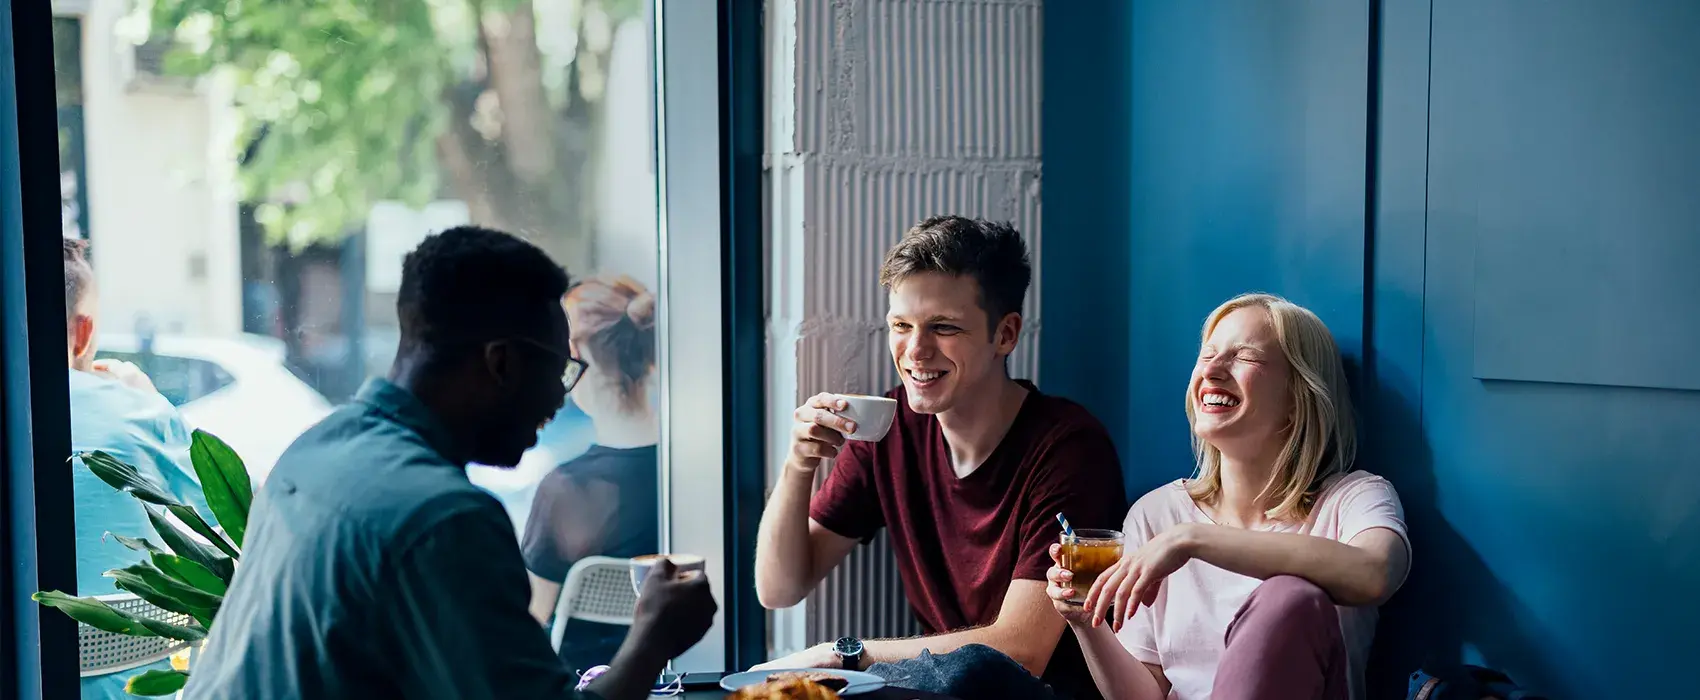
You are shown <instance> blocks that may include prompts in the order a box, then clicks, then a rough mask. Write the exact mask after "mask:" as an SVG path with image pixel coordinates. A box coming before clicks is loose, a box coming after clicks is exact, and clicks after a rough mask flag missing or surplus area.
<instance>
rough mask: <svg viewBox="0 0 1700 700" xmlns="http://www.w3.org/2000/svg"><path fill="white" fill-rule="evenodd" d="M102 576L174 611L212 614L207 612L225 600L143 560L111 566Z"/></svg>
mask: <svg viewBox="0 0 1700 700" xmlns="http://www.w3.org/2000/svg"><path fill="white" fill-rule="evenodd" d="M103 575H104V576H106V577H108V578H111V579H112V580H113V581H114V582H116V583H117V584H118V587H119V588H122V589H124V590H126V591H129V592H131V593H134V594H136V595H138V596H141V598H142V600H145V601H147V602H149V603H153V604H154V605H156V606H159V607H160V608H162V609H165V610H170V611H171V612H174V613H182V614H184V615H190V616H195V615H204V616H205V617H212V615H210V614H208V613H216V612H217V611H218V606H219V604H220V603H222V602H223V601H224V599H223V598H222V597H221V596H215V595H212V594H210V593H206V592H204V591H199V590H196V589H194V588H192V587H190V586H188V585H187V584H183V583H178V582H177V581H173V580H171V578H170V577H169V576H166V575H165V573H164V572H161V571H160V570H159V569H156V568H154V567H153V564H149V563H146V562H144V563H141V564H133V565H131V566H126V567H124V568H122V569H113V570H111V571H107V572H106V573H105V574H103Z"/></svg>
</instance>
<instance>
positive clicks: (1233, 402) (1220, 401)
mask: <svg viewBox="0 0 1700 700" xmlns="http://www.w3.org/2000/svg"><path fill="white" fill-rule="evenodd" d="M1204 405H1206V406H1227V407H1229V408H1232V407H1234V406H1238V405H1240V400H1239V399H1236V398H1234V397H1232V396H1227V395H1224V394H1205V395H1204Z"/></svg>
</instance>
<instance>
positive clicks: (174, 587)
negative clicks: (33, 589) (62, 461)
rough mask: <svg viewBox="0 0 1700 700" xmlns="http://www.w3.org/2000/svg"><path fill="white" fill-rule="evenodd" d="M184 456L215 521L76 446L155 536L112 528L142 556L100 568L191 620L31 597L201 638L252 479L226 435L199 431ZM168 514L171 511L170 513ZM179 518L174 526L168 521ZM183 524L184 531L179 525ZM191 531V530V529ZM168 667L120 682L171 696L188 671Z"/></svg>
mask: <svg viewBox="0 0 1700 700" xmlns="http://www.w3.org/2000/svg"><path fill="white" fill-rule="evenodd" d="M189 459H190V461H191V462H192V463H193V465H194V468H195V475H196V477H198V478H199V479H200V482H201V493H202V495H203V496H204V497H205V498H206V503H207V507H208V508H209V509H211V510H212V516H213V518H214V519H215V520H216V521H217V522H218V525H219V527H217V528H214V527H213V526H212V524H210V523H208V522H207V521H206V519H205V518H203V517H202V515H201V513H200V512H198V511H197V510H195V508H194V507H193V506H189V505H185V504H183V503H181V502H178V501H177V500H176V499H175V498H172V496H171V495H170V494H169V493H168V492H166V490H165V489H163V488H161V487H160V485H159V484H157V483H155V482H154V481H153V480H152V479H150V478H148V477H146V476H144V475H143V474H142V473H141V472H139V471H137V469H136V468H135V467H134V466H131V465H129V464H125V463H124V462H122V461H119V460H118V459H116V458H114V457H113V456H112V455H109V454H107V453H105V452H101V451H98V450H96V451H92V452H80V453H78V454H75V455H72V456H71V460H72V461H80V462H82V463H83V466H85V467H87V468H88V470H89V471H90V472H93V473H94V475H95V476H97V477H99V478H100V480H101V481H104V482H106V483H107V484H108V485H110V486H112V488H115V489H118V490H119V491H123V492H125V493H128V494H130V495H131V496H132V497H134V498H135V499H136V500H137V501H140V502H141V505H142V508H143V509H145V510H146V511H147V516H148V522H149V523H151V524H152V525H153V530H154V533H155V534H156V535H158V536H159V540H160V545H163V546H158V545H155V544H154V543H153V542H150V541H149V540H147V539H139V538H131V537H125V536H123V535H118V534H116V533H108V534H111V535H112V536H113V537H114V538H116V539H117V541H118V542H119V543H121V544H123V545H124V546H125V547H129V548H130V549H133V550H136V551H138V552H142V553H143V554H144V555H146V557H145V558H144V559H143V560H142V561H141V562H138V563H136V564H132V565H130V566H127V567H124V568H122V569H113V570H111V571H107V572H105V574H104V575H105V576H107V577H108V578H111V579H113V581H114V582H115V583H116V585H117V587H118V588H119V589H121V590H124V591H127V592H129V593H133V594H135V595H136V596H137V597H139V598H141V599H142V600H145V601H147V602H149V603H152V604H153V605H155V606H157V607H159V608H161V609H164V610H168V611H170V612H174V613H180V614H183V615H187V616H189V618H190V619H191V620H193V623H192V624H189V625H174V624H169V623H165V622H161V621H158V620H151V619H146V618H143V617H138V616H136V615H132V614H130V613H127V612H124V611H121V610H118V609H116V608H113V607H111V606H109V605H107V604H106V603H104V602H101V601H100V600H97V599H95V598H92V597H77V596H72V595H68V594H65V593H62V592H59V591H43V592H40V593H36V594H35V595H33V596H31V598H32V599H34V600H35V601H36V602H38V603H41V604H42V605H46V606H48V607H53V608H58V609H59V610H60V611H62V612H64V613H65V614H66V615H69V616H71V617H72V618H73V619H75V620H77V621H78V622H82V623H86V624H88V625H90V626H92V627H95V628H97V629H102V630H106V631H108V632H113V633H117V634H126V635H130V636H135V637H164V638H167V639H175V640H179V641H183V642H188V643H190V644H195V643H198V642H200V641H201V640H203V639H205V638H206V636H207V633H208V631H210V630H211V629H212V625H213V619H214V617H216V616H217V614H218V608H219V605H220V604H221V603H223V602H224V594H225V591H226V590H227V589H228V587H229V586H230V579H231V577H232V576H234V575H235V573H236V562H237V560H239V559H240V558H241V554H242V553H241V547H242V535H243V534H244V532H245V531H246V530H247V527H248V509H249V507H250V506H251V505H252V504H253V495H254V490H253V485H252V483H251V482H250V481H249V479H248V470H247V468H246V467H245V466H243V464H242V460H241V458H239V457H237V455H236V451H235V450H232V449H230V446H229V445H227V444H225V443H224V441H223V440H220V439H218V438H217V437H214V436H213V435H212V434H211V433H207V432H205V431H201V430H196V431H195V432H194V434H193V436H192V440H191V443H190V449H189ZM168 516H169V517H168ZM173 519H175V520H176V521H177V522H179V523H182V525H183V527H179V526H178V525H177V524H176V523H174V522H172V520H173ZM184 527H186V528H187V529H188V531H185V530H184ZM191 532H192V533H193V536H191V534H190V533H191ZM173 666H174V670H171V671H147V672H145V673H142V674H139V675H136V676H133V677H131V678H130V680H129V682H127V683H126V684H125V690H126V691H128V692H129V693H130V694H132V695H170V694H172V693H175V692H177V691H178V690H181V689H182V688H183V686H184V685H185V684H186V683H188V682H189V671H188V669H187V668H185V667H177V664H176V663H175V661H174V663H173Z"/></svg>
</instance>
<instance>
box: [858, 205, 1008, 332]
mask: <svg viewBox="0 0 1700 700" xmlns="http://www.w3.org/2000/svg"><path fill="white" fill-rule="evenodd" d="M927 272H940V273H944V274H947V275H955V276H966V277H972V278H973V279H974V281H975V282H978V283H979V285H980V308H982V309H984V310H985V311H986V319H987V322H988V323H989V324H990V325H992V326H996V325H997V324H998V322H999V321H1002V320H1003V317H1004V316H1007V315H1009V314H1012V313H1016V314H1018V313H1021V303H1022V300H1023V299H1024V298H1025V297H1026V296H1027V285H1028V284H1029V283H1030V282H1032V280H1033V266H1032V264H1031V263H1029V262H1028V259H1027V243H1026V242H1025V241H1022V240H1021V234H1020V232H1018V231H1016V230H1015V227H1014V226H1012V225H1010V224H1008V223H1000V222H996V221H988V220H986V219H970V218H968V217H965V216H935V217H932V218H929V219H927V220H925V221H922V222H921V223H918V224H915V227H914V228H911V229H909V232H908V233H905V234H903V240H901V241H898V243H897V245H895V246H892V248H891V250H890V251H888V252H887V253H886V254H885V264H884V265H882V266H881V267H880V284H881V285H882V286H884V287H886V288H887V289H890V288H892V287H895V286H897V284H898V283H899V282H902V281H903V280H905V279H907V278H908V277H910V276H911V275H918V274H922V273H927Z"/></svg>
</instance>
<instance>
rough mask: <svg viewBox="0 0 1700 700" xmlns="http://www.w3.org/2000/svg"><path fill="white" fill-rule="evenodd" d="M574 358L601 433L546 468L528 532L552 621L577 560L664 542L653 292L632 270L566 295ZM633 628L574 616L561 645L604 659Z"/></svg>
mask: <svg viewBox="0 0 1700 700" xmlns="http://www.w3.org/2000/svg"><path fill="white" fill-rule="evenodd" d="M561 303H562V305H563V306H564V307H565V308H566V311H567V321H568V324H569V325H570V327H571V343H572V348H571V349H572V352H573V356H574V357H577V358H579V359H580V360H583V361H584V362H585V363H586V364H587V365H588V366H587V367H586V368H585V370H584V376H583V377H582V378H581V379H580V380H579V383H578V385H577V386H576V387H575V388H574V389H573V391H572V393H571V394H570V396H571V397H572V400H573V403H575V404H577V405H578V407H579V409H580V410H582V411H584V413H585V415H586V416H588V417H589V418H590V422H591V425H592V428H593V430H594V431H595V441H594V443H593V444H592V445H591V446H590V449H589V450H588V451H586V452H585V453H584V454H583V455H580V456H578V457H575V458H573V459H571V460H568V461H566V462H564V463H562V464H560V465H558V466H556V467H555V468H554V469H552V470H550V472H549V473H548V474H546V475H544V477H543V480H542V482H541V483H539V484H538V485H537V495H536V497H535V499H534V500H533V501H532V504H531V515H530V517H529V518H527V520H526V524H525V531H524V533H523V534H522V535H521V549H522V551H523V552H524V555H525V563H526V568H527V569H528V570H530V572H531V592H532V596H531V613H532V615H533V616H534V617H536V618H537V620H538V621H539V622H540V623H543V624H546V625H547V624H549V623H550V620H551V619H552V618H553V617H554V614H555V609H556V607H557V605H558V603H559V601H560V596H561V585H562V583H563V582H565V581H566V578H567V571H568V570H569V569H571V568H572V566H573V563H574V562H577V561H578V560H580V559H583V558H585V557H588V556H594V555H602V556H611V557H635V556H639V555H643V554H654V553H655V552H657V551H658V549H659V547H660V535H659V527H660V509H659V508H660V504H659V500H660V485H659V479H658V471H659V467H658V462H657V452H656V442H657V440H658V439H659V436H660V427H659V423H658V422H657V419H656V414H655V410H654V408H653V407H652V406H651V405H650V400H649V397H650V385H651V383H652V382H653V380H654V377H655V296H654V295H652V294H650V293H649V290H647V289H645V288H644V287H643V285H642V284H640V283H639V282H638V281H637V280H634V279H632V278H630V277H627V276H624V275H619V276H604V277H594V278H591V279H587V280H584V281H582V282H580V283H578V284H576V285H574V286H573V288H572V289H570V290H568V291H567V294H566V296H565V297H564V298H563V299H562V302H561ZM628 629H629V628H627V627H626V626H624V625H607V624H600V623H594V622H589V621H586V620H572V621H570V622H569V623H568V624H567V626H566V630H565V634H564V635H563V637H562V640H561V645H560V655H561V659H562V660H563V661H564V662H566V663H567V665H568V668H573V669H581V670H582V669H588V668H591V667H593V666H597V665H601V664H606V663H608V662H609V661H610V660H611V659H612V658H613V657H614V652H615V651H617V650H619V648H620V643H621V641H622V640H624V639H625V636H626V632H627V630H628Z"/></svg>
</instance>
